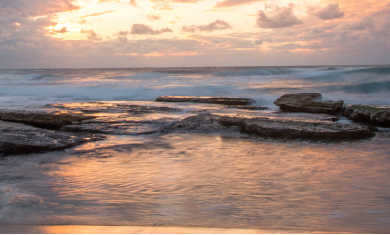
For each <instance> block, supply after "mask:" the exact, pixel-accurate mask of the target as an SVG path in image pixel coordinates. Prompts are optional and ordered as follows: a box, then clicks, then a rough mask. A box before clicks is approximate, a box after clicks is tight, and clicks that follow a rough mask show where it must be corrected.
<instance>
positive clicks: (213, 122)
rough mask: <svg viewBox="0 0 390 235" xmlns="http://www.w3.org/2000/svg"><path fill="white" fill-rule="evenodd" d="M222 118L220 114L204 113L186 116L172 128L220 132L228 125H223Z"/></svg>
mask: <svg viewBox="0 0 390 235" xmlns="http://www.w3.org/2000/svg"><path fill="white" fill-rule="evenodd" d="M220 118H221V116H218V115H214V114H210V113H202V114H198V115H194V116H190V117H187V118H184V119H183V120H181V121H180V122H177V123H175V124H174V125H172V127H171V129H178V130H181V131H186V132H201V133H210V132H218V131H221V130H224V129H226V127H224V126H222V125H221V123H220Z"/></svg>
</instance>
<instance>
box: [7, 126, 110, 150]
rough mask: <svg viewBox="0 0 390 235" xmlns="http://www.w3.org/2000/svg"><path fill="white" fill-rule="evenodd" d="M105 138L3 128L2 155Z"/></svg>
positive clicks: (85, 134)
mask: <svg viewBox="0 0 390 235" xmlns="http://www.w3.org/2000/svg"><path fill="white" fill-rule="evenodd" d="M103 139H105V137H104V136H102V135H95V134H89V133H70V132H61V131H51V130H44V129H40V128H27V129H23V128H12V127H8V128H2V129H1V130H0V155H1V156H6V155H11V154H28V153H41V152H47V151H56V150H62V149H66V148H70V147H74V146H76V145H79V144H82V143H86V142H90V141H98V140H103Z"/></svg>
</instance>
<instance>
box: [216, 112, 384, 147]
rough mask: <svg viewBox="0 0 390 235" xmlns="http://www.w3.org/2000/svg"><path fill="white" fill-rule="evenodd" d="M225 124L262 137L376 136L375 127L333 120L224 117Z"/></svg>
mask: <svg viewBox="0 0 390 235" xmlns="http://www.w3.org/2000/svg"><path fill="white" fill-rule="evenodd" d="M220 122H221V124H222V125H224V126H232V125H233V126H238V127H239V128H240V130H241V131H242V132H245V133H255V134H258V135H260V136H262V137H270V138H282V139H308V140H328V141H341V140H355V139H365V138H370V137H373V136H375V133H374V131H377V130H376V128H373V127H363V126H358V125H347V124H341V123H331V122H301V121H291V120H283V119H269V118H238V117H222V118H221V119H220Z"/></svg>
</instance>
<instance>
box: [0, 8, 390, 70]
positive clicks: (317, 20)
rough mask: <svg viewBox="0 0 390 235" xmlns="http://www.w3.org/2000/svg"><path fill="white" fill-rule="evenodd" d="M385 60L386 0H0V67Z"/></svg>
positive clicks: (389, 60)
mask: <svg viewBox="0 0 390 235" xmlns="http://www.w3.org/2000/svg"><path fill="white" fill-rule="evenodd" d="M354 64H355V65H366V64H367V65H368V64H390V2H387V1H376V0H339V1H333V0H313V1H300V0H296V1H292V0H0V68H1V69H7V68H102V67H103V68H112V67H159V66H164V67H178V66H270V65H275V66H285V65H286V66H287V65H293V66H294V65H354Z"/></svg>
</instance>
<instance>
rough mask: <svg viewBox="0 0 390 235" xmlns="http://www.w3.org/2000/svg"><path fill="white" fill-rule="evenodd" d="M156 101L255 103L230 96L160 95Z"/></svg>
mask: <svg viewBox="0 0 390 235" xmlns="http://www.w3.org/2000/svg"><path fill="white" fill-rule="evenodd" d="M156 101H164V102H194V103H209V104H225V105H249V104H253V103H256V101H254V100H253V99H248V98H231V97H199V96H160V97H158V98H157V99H156Z"/></svg>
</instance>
